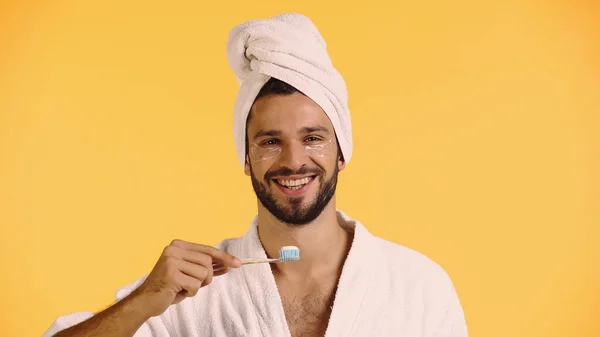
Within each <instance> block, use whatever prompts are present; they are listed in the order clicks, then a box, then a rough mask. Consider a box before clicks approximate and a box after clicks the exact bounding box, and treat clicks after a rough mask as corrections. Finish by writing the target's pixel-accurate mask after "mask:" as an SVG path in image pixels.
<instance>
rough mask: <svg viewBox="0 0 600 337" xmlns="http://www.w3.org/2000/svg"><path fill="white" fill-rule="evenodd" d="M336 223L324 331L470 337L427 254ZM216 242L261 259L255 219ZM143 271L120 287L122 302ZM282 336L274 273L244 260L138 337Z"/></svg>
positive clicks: (62, 324)
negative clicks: (339, 255)
mask: <svg viewBox="0 0 600 337" xmlns="http://www.w3.org/2000/svg"><path fill="white" fill-rule="evenodd" d="M338 218H339V223H340V224H341V226H343V228H345V229H346V230H348V231H354V239H353V242H352V247H351V249H350V252H349V254H348V256H347V259H346V262H345V264H344V267H343V271H342V275H341V277H340V280H339V285H338V289H337V293H336V295H335V301H334V305H333V310H332V312H331V317H330V320H329V325H328V327H327V332H326V335H325V336H326V337H334V336H336V337H337V336H365V337H367V336H368V337H372V336H377V337H383V336H404V337H418V336H419V337H421V336H422V337H434V336H435V337H467V327H466V322H465V317H464V314H463V310H462V307H461V304H460V302H459V299H458V296H457V294H456V292H455V289H454V286H453V284H452V282H451V280H450V278H449V277H448V275H447V273H446V272H445V271H444V270H443V269H442V268H441V267H440V266H439V265H438V264H436V263H435V262H433V261H432V260H430V259H428V258H427V257H425V256H424V255H422V254H420V253H418V252H416V251H414V250H411V249H408V248H406V247H404V246H401V245H398V244H396V243H392V242H389V241H386V240H383V239H381V238H379V237H376V236H374V235H372V234H371V233H369V232H368V230H367V229H366V228H365V227H364V226H363V225H362V224H361V223H360V222H358V221H356V220H352V219H350V218H349V217H348V216H347V215H346V214H344V213H343V212H341V211H338ZM217 248H219V249H222V250H225V251H227V252H229V253H230V254H232V255H234V256H237V257H241V258H250V257H252V258H266V254H265V251H264V249H263V248H262V245H261V243H260V241H259V238H258V232H257V221H256V218H255V219H254V221H253V222H252V225H251V227H250V229H249V230H248V231H247V233H246V234H245V235H244V236H242V237H241V238H235V239H228V240H224V241H222V242H221V243H219V245H218V246H217ZM144 279H145V276H144V277H142V278H140V279H138V280H137V281H135V282H133V283H132V284H130V285H128V286H126V287H124V288H122V289H120V290H118V291H117V294H116V299H117V300H120V299H122V298H123V297H125V296H127V295H128V294H129V293H131V292H132V291H133V290H134V289H135V288H136V287H138V286H139V285H140V284H141V283H142V282H143V281H144ZM92 315H93V314H92V313H90V312H79V313H74V314H70V315H65V316H62V317H59V318H58V319H57V320H56V321H54V323H53V324H52V325H51V327H50V328H49V329H48V330H47V331H46V332H45V333H44V335H43V337H50V336H52V335H53V334H55V333H56V332H58V331H60V330H63V329H66V328H68V327H70V326H72V325H74V324H76V323H79V322H81V321H83V320H85V319H88V318H89V317H91V316H92ZM167 336H169V337H175V336H178V337H184V336H185V337H209V336H219V337H221V336H222V337H233V336H265V337H287V336H290V331H289V329H288V325H287V323H286V319H285V314H284V311H283V307H282V304H281V299H280V296H279V293H278V291H277V286H276V284H275V279H274V277H273V274H272V272H271V269H270V267H269V265H268V264H257V265H246V266H243V267H241V268H239V269H233V270H231V271H230V272H229V273H227V274H225V275H222V276H219V277H215V278H214V279H213V282H212V283H211V284H210V285H208V286H206V287H203V288H201V289H200V291H199V292H198V294H197V295H196V296H195V297H192V298H187V299H185V300H183V301H182V302H180V303H178V304H176V305H172V306H170V307H169V308H168V309H167V310H166V311H165V312H164V313H163V314H162V315H160V316H158V317H153V318H151V319H150V320H148V321H146V323H144V325H142V327H141V328H140V329H139V330H138V331H137V333H136V334H135V337H167Z"/></svg>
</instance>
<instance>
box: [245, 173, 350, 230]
mask: <svg viewBox="0 0 600 337" xmlns="http://www.w3.org/2000/svg"><path fill="white" fill-rule="evenodd" d="M308 173H314V174H316V175H317V176H316V177H315V178H314V179H318V182H319V184H320V185H319V191H318V192H317V197H316V198H315V200H314V201H313V202H312V203H310V204H309V205H306V206H304V207H302V206H301V205H302V200H303V199H304V197H303V196H299V197H288V202H289V206H288V205H280V204H278V203H277V201H276V200H275V196H274V195H273V193H272V192H270V191H269V190H268V188H267V186H265V185H264V184H263V183H261V182H260V181H258V179H256V177H255V176H254V172H253V171H252V165H250V177H251V180H252V187H253V188H254V193H256V197H257V198H258V200H259V201H260V203H261V204H262V205H263V206H264V207H265V208H266V209H267V210H268V211H269V212H270V213H271V214H273V216H275V217H276V218H277V219H279V221H281V222H283V223H285V224H287V225H290V226H294V227H296V226H298V227H299V226H303V225H306V224H309V223H311V222H313V221H314V220H315V219H316V218H317V217H318V216H319V215H320V214H321V212H323V209H324V208H325V206H327V204H328V203H329V201H330V200H331V198H332V197H333V195H334V194H335V189H336V186H337V177H338V173H339V170H338V167H337V165H336V166H335V170H334V172H333V176H332V177H331V178H330V179H329V180H328V181H325V182H323V179H324V178H323V176H324V172H323V171H322V170H320V169H306V168H301V169H300V170H298V172H294V171H292V170H291V169H289V168H285V167H284V168H282V169H279V170H277V171H274V172H267V173H265V177H264V181H265V182H267V184H277V183H276V182H275V181H273V180H272V179H271V178H272V177H275V176H286V175H293V174H308ZM275 188H277V187H275Z"/></svg>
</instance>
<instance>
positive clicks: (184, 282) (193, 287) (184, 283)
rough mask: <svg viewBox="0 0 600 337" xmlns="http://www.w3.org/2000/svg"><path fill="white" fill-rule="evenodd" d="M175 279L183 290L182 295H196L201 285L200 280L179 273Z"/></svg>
mask: <svg viewBox="0 0 600 337" xmlns="http://www.w3.org/2000/svg"><path fill="white" fill-rule="evenodd" d="M177 281H178V282H179V284H180V285H181V287H182V288H183V290H185V294H182V295H184V296H187V297H193V296H196V294H197V293H198V290H199V289H200V287H202V281H200V280H198V279H196V278H194V277H191V276H188V275H185V274H179V276H178V280H177Z"/></svg>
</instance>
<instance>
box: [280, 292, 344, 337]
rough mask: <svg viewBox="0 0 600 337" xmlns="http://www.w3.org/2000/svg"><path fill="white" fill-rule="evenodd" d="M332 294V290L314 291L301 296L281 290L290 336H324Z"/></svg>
mask: <svg viewBox="0 0 600 337" xmlns="http://www.w3.org/2000/svg"><path fill="white" fill-rule="evenodd" d="M334 296H335V292H334V291H328V292H322V291H315V292H311V293H308V294H305V295H301V296H299V295H295V294H293V293H291V292H283V293H282V294H281V299H282V304H283V310H284V312H285V318H286V320H287V323H288V327H289V329H290V332H291V334H292V337H299V336H302V337H317V336H319V337H323V336H325V331H326V330H327V326H328V324H329V317H330V316H331V307H332V306H333V300H334Z"/></svg>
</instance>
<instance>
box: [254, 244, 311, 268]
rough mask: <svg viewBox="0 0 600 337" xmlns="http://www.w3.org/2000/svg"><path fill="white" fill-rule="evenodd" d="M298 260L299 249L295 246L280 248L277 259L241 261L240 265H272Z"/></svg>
mask: <svg viewBox="0 0 600 337" xmlns="http://www.w3.org/2000/svg"><path fill="white" fill-rule="evenodd" d="M298 260H300V249H298V247H295V246H285V247H281V249H280V250H279V258H278V259H246V260H242V265H245V264H255V263H273V262H290V261H298Z"/></svg>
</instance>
